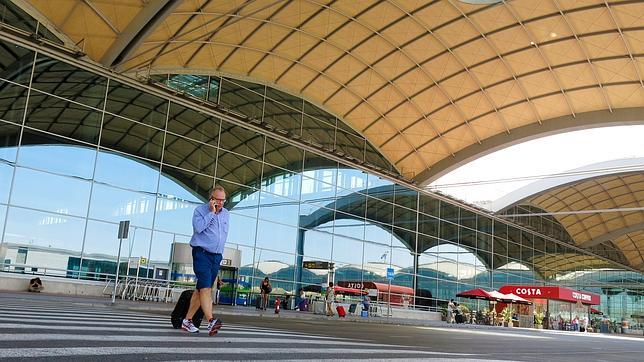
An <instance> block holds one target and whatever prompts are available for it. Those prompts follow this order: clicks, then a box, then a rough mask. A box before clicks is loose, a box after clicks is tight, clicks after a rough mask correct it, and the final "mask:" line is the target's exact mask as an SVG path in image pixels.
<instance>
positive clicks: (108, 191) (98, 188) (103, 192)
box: [89, 184, 155, 228]
mask: <svg viewBox="0 0 644 362" xmlns="http://www.w3.org/2000/svg"><path fill="white" fill-rule="evenodd" d="M154 201H155V199H154V196H152V195H148V194H144V193H139V192H132V191H126V190H121V189H117V188H114V187H109V186H105V185H101V184H94V190H93V192H92V203H91V205H90V212H89V215H90V217H91V218H94V219H100V220H104V221H111V222H116V223H118V222H119V221H121V220H130V225H132V226H133V227H134V226H139V227H145V228H152V216H153V213H154Z"/></svg>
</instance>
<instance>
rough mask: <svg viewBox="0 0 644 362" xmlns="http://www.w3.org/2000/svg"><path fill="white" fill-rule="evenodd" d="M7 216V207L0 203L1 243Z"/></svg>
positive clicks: (0, 242) (0, 243)
mask: <svg viewBox="0 0 644 362" xmlns="http://www.w3.org/2000/svg"><path fill="white" fill-rule="evenodd" d="M1 169H2V168H1V167H0V170H1ZM0 172H1V171H0ZM6 216H7V207H6V206H5V205H2V204H0V245H2V242H3V240H4V220H5V217H6ZM0 262H4V260H0Z"/></svg>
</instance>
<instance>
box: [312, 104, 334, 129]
mask: <svg viewBox="0 0 644 362" xmlns="http://www.w3.org/2000/svg"><path fill="white" fill-rule="evenodd" d="M304 113H305V114H308V115H309V116H312V117H314V118H316V119H318V120H320V121H322V122H325V123H327V124H330V125H332V126H334V127H335V125H336V118H335V116H334V115H332V114H331V113H328V112H326V111H324V110H322V109H320V108H319V107H317V106H314V105H312V104H311V103H309V102H307V101H304Z"/></svg>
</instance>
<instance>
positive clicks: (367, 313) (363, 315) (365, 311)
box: [360, 310, 369, 318]
mask: <svg viewBox="0 0 644 362" xmlns="http://www.w3.org/2000/svg"><path fill="white" fill-rule="evenodd" d="M360 317H365V318H366V317H369V311H368V310H363V311H361V312H360Z"/></svg>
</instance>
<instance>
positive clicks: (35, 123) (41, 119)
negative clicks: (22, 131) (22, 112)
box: [25, 90, 101, 144]
mask: <svg viewBox="0 0 644 362" xmlns="http://www.w3.org/2000/svg"><path fill="white" fill-rule="evenodd" d="M100 124H101V112H99V111H97V110H94V109H92V108H87V107H84V106H81V105H78V104H76V103H71V102H68V101H64V100H62V99H59V98H56V97H53V96H47V95H45V94H43V93H40V92H38V91H35V90H34V91H32V92H31V96H30V97H29V108H28V109H27V118H26V120H25V125H27V126H29V127H33V128H37V129H40V130H43V131H47V132H50V133H55V134H59V135H61V136H65V137H70V138H74V139H76V140H79V141H83V142H88V143H91V144H96V143H98V133H99V128H100Z"/></svg>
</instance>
